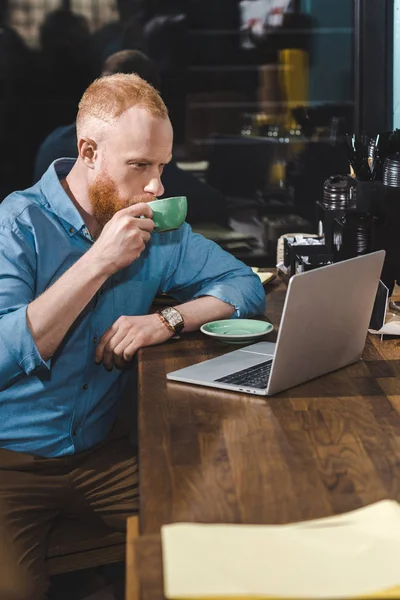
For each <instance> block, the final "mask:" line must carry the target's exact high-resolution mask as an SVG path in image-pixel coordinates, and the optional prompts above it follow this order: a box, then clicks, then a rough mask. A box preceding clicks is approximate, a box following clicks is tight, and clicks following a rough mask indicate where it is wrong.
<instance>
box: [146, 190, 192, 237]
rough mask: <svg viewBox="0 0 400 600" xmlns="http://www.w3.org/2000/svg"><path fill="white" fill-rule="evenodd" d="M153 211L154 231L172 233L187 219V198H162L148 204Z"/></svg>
mask: <svg viewBox="0 0 400 600" xmlns="http://www.w3.org/2000/svg"><path fill="white" fill-rule="evenodd" d="M147 204H148V205H149V206H150V208H151V209H152V211H153V221H154V225H155V227H154V231H157V232H159V233H160V232H162V231H171V230H172V229H178V228H179V227H180V226H181V225H183V223H184V222H185V219H186V213H187V199H186V196H173V197H172V198H161V200H152V202H148V203H147Z"/></svg>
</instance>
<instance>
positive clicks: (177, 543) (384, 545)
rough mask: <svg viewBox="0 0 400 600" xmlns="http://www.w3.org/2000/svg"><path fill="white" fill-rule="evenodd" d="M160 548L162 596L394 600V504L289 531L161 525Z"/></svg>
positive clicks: (397, 560) (398, 542)
mask: <svg viewBox="0 0 400 600" xmlns="http://www.w3.org/2000/svg"><path fill="white" fill-rule="evenodd" d="M162 545H163V565H164V586H165V589H164V593H165V596H166V598H171V599H176V600H192V599H201V600H231V599H232V600H245V599H246V600H247V599H249V600H257V599H268V600H270V599H282V598H286V599H290V598H291V599H299V598H309V599H312V598H336V599H339V598H367V597H381V598H383V597H386V598H390V597H392V598H393V597H399V592H400V507H399V505H398V504H397V503H396V502H394V501H383V502H379V503H377V504H375V505H371V506H369V507H366V508H363V509H360V510H358V511H353V512H351V513H347V514H344V515H339V516H337V517H330V518H328V519H320V520H316V521H306V522H304V523H296V524H293V525H277V526H268V525H267V526H248V525H200V524H176V525H168V526H165V527H163V528H162Z"/></svg>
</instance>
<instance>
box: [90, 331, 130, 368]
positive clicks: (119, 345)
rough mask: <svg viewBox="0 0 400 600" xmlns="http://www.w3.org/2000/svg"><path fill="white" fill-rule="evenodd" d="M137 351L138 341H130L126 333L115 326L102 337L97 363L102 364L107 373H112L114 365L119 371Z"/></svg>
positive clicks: (98, 348)
mask: <svg viewBox="0 0 400 600" xmlns="http://www.w3.org/2000/svg"><path fill="white" fill-rule="evenodd" d="M136 351H137V342H136V340H135V339H129V338H128V337H127V334H126V332H125V333H124V332H123V330H122V329H120V328H117V327H116V326H115V324H114V325H113V326H112V327H111V328H110V329H108V330H107V331H106V332H105V334H104V335H103V336H102V338H101V340H100V342H99V344H98V346H97V349H96V354H95V362H96V364H99V363H100V362H102V363H103V365H104V367H105V368H106V369H107V371H111V370H112V368H113V366H114V365H115V366H116V367H117V369H124V368H126V366H127V364H126V363H129V361H131V360H132V358H133V357H134V355H135V354H136Z"/></svg>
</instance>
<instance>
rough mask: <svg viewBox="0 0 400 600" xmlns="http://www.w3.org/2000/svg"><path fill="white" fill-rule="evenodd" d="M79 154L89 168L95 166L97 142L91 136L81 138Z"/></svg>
mask: <svg viewBox="0 0 400 600" xmlns="http://www.w3.org/2000/svg"><path fill="white" fill-rule="evenodd" d="M78 152H79V156H80V157H81V159H82V160H83V162H84V163H85V165H86V166H87V167H89V169H93V168H94V163H95V161H96V158H97V143H96V142H95V141H94V140H92V139H91V138H87V137H84V138H80V140H79V142H78Z"/></svg>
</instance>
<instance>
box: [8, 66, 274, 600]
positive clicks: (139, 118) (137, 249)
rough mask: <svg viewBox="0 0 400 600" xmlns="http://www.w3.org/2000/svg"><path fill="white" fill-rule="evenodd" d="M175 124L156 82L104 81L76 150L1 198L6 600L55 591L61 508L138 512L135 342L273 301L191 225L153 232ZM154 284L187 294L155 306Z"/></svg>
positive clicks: (92, 95)
mask: <svg viewBox="0 0 400 600" xmlns="http://www.w3.org/2000/svg"><path fill="white" fill-rule="evenodd" d="M172 135H173V134H172V127H171V124H170V121H169V119H168V113H167V110H166V107H165V105H164V103H163V101H162V99H161V98H160V96H159V94H158V93H157V92H156V91H155V90H154V88H153V87H152V86H150V85H149V84H147V83H146V82H145V81H144V80H142V79H141V78H139V77H138V76H136V75H123V74H118V75H112V76H109V77H103V78H101V79H98V80H97V81H95V82H94V83H92V84H91V85H90V86H89V88H88V89H87V91H86V92H85V94H84V95H83V97H82V100H81V102H80V105H79V112H78V117H77V136H78V152H79V155H78V159H77V160H76V162H75V160H73V159H60V160H59V161H56V162H55V163H54V164H52V165H51V166H50V167H49V169H48V170H47V171H46V173H45V174H44V176H43V177H42V178H41V180H40V181H39V182H38V183H37V184H36V185H35V186H33V187H32V188H30V189H28V190H26V191H24V192H15V193H14V194H11V195H10V196H9V197H8V198H6V199H5V200H4V202H3V203H2V204H1V205H0V279H1V286H0V317H1V318H0V358H1V361H0V565H1V567H0V568H1V573H0V598H1V600H10V599H11V598H12V599H13V600H14V599H15V600H16V599H18V600H28V599H29V600H39V599H40V600H42V599H43V598H45V594H46V590H47V587H48V581H47V577H46V571H45V555H46V542H47V536H48V533H49V531H50V529H51V527H52V525H53V523H54V520H55V519H56V518H57V517H58V516H59V515H61V514H73V515H74V516H76V517H82V518H84V519H85V520H88V519H90V518H94V517H96V518H97V519H99V518H100V519H102V520H104V521H105V522H106V523H108V524H109V525H111V526H112V527H114V528H115V529H119V530H123V529H124V527H125V521H126V518H127V517H128V516H129V515H131V514H133V513H135V512H137V510H138V472H137V462H136V457H135V456H133V452H132V449H131V447H129V445H128V444H127V440H126V438H125V437H121V433H120V432H119V431H118V428H116V427H114V423H115V418H116V411H117V407H118V400H119V397H120V395H121V391H122V389H123V387H124V383H125V382H126V377H127V373H128V371H125V372H123V371H121V370H122V369H123V368H124V367H127V366H128V365H129V363H130V361H131V360H132V358H133V357H134V356H135V353H136V352H137V350H138V349H139V348H142V347H144V346H149V345H152V344H160V343H163V342H166V341H168V340H169V339H170V338H171V337H172V336H173V335H174V333H175V332H179V331H181V330H182V328H183V331H184V332H187V331H194V330H196V329H198V328H199V327H200V325H201V324H203V323H205V322H207V321H211V320H214V319H228V318H230V317H245V316H249V315H253V314H257V313H262V312H263V311H264V307H265V296H264V291H263V288H262V286H261V284H260V282H259V279H258V277H257V276H255V275H253V274H252V272H251V270H250V269H249V268H248V267H246V266H245V265H243V264H242V263H240V262H239V261H238V260H236V259H235V258H233V257H232V256H231V255H229V254H227V253H225V252H223V251H222V250H221V249H220V248H219V247H218V246H217V245H215V244H213V243H212V242H210V241H208V240H206V239H204V238H203V237H202V236H199V235H196V234H193V233H192V231H191V229H190V226H189V225H187V224H184V225H183V226H182V227H181V228H180V229H178V230H175V231H171V232H167V233H162V234H158V233H155V232H154V231H153V228H154V223H153V221H152V211H151V208H150V207H149V206H148V204H147V202H148V201H150V200H153V199H154V197H155V196H160V195H162V193H163V186H162V183H161V175H162V171H163V168H164V166H165V164H167V163H168V161H169V160H170V159H171V150H172ZM139 217H142V218H139ZM158 291H162V292H166V293H170V294H172V295H173V296H174V297H176V298H178V299H179V301H178V305H177V306H176V307H175V308H174V309H173V310H172V311H170V312H168V311H167V313H164V314H163V315H161V314H157V313H155V314H148V310H149V307H150V305H151V304H152V301H153V299H154V297H155V295H156V293H157V292H158Z"/></svg>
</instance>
